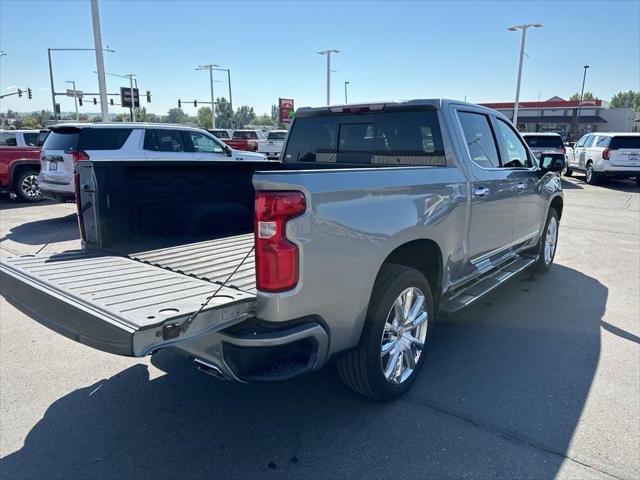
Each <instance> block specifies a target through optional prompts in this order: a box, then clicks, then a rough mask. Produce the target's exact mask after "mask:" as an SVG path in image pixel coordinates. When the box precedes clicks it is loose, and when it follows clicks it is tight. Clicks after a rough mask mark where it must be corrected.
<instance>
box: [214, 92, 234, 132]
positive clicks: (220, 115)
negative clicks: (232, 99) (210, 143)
mask: <svg viewBox="0 0 640 480" xmlns="http://www.w3.org/2000/svg"><path fill="white" fill-rule="evenodd" d="M216 127H217V128H233V110H231V104H230V103H229V102H228V101H227V99H226V98H224V97H219V98H218V99H217V100H216Z"/></svg>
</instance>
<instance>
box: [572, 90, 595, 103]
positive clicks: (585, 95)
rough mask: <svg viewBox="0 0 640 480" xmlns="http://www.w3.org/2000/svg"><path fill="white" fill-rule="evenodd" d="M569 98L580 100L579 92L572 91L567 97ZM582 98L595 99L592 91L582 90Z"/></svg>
mask: <svg viewBox="0 0 640 480" xmlns="http://www.w3.org/2000/svg"><path fill="white" fill-rule="evenodd" d="M569 100H572V101H574V102H575V101H577V100H580V92H578V93H574V94H573V95H571V97H569ZM582 100H595V98H594V96H593V93H591V92H584V96H583V97H582Z"/></svg>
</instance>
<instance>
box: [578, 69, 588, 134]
mask: <svg viewBox="0 0 640 480" xmlns="http://www.w3.org/2000/svg"><path fill="white" fill-rule="evenodd" d="M583 68H584V73H583V74H582V89H581V90H580V102H579V103H578V114H577V115H576V133H579V132H580V111H581V110H582V100H583V98H584V82H585V81H586V80H587V69H588V68H589V65H585V66H584V67H583Z"/></svg>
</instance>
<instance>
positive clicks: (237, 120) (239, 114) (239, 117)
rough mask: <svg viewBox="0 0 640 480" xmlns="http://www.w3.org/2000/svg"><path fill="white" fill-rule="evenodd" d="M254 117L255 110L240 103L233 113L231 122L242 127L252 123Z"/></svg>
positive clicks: (236, 126) (237, 126)
mask: <svg viewBox="0 0 640 480" xmlns="http://www.w3.org/2000/svg"><path fill="white" fill-rule="evenodd" d="M255 118H256V112H254V111H253V107H250V106H248V105H242V106H241V107H240V108H239V109H238V110H236V112H235V113H234V114H233V122H234V127H235V128H243V127H244V126H246V125H249V124H251V123H253V121H254V120H255Z"/></svg>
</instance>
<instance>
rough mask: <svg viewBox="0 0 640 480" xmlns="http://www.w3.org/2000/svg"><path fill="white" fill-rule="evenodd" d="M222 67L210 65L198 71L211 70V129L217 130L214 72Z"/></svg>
mask: <svg viewBox="0 0 640 480" xmlns="http://www.w3.org/2000/svg"><path fill="white" fill-rule="evenodd" d="M219 67H220V65H216V64H214V63H209V64H207V65H200V66H198V68H196V70H209V86H210V88H211V128H212V129H214V128H216V103H215V102H216V101H215V99H214V97H213V71H214V70H215V69H216V68H219Z"/></svg>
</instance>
